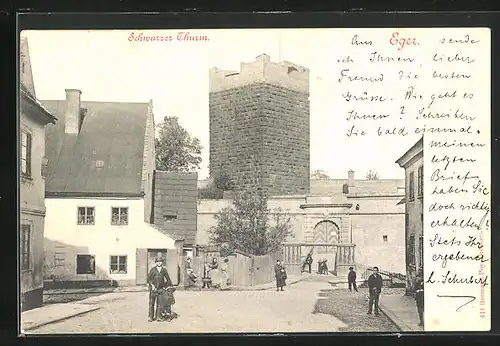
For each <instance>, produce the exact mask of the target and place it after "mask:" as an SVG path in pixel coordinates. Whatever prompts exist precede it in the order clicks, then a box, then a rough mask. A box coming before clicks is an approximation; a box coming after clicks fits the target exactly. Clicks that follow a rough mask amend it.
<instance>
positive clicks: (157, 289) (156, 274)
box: [148, 257, 172, 322]
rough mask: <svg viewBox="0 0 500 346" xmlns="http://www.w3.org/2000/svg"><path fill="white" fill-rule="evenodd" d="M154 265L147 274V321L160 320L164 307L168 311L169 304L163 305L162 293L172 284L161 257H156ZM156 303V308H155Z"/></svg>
mask: <svg viewBox="0 0 500 346" xmlns="http://www.w3.org/2000/svg"><path fill="white" fill-rule="evenodd" d="M155 264H156V265H155V266H154V267H153V268H151V270H150V271H149V274H148V286H149V322H152V321H155V320H156V321H161V314H162V310H163V309H166V312H167V313H170V305H167V306H163V305H164V304H162V303H163V301H164V300H163V299H162V295H163V293H164V290H165V289H166V288H167V287H171V286H172V281H171V280H170V276H169V275H168V272H167V269H166V268H165V267H163V258H161V257H156V259H155ZM155 305H156V310H155Z"/></svg>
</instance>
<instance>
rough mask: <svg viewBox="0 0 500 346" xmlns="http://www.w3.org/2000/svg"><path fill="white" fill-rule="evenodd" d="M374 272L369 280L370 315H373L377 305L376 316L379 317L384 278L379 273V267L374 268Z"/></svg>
mask: <svg viewBox="0 0 500 346" xmlns="http://www.w3.org/2000/svg"><path fill="white" fill-rule="evenodd" d="M373 270H374V273H373V274H372V275H370V277H369V278H368V291H369V292H370V301H369V303H368V304H369V306H368V315H371V313H372V308H373V306H374V305H375V316H378V315H379V310H378V301H379V298H380V292H382V277H381V276H380V274H379V273H378V267H373Z"/></svg>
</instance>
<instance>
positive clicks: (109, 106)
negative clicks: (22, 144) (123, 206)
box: [41, 100, 149, 196]
mask: <svg viewBox="0 0 500 346" xmlns="http://www.w3.org/2000/svg"><path fill="white" fill-rule="evenodd" d="M41 102H42V103H43V104H44V105H45V107H46V108H48V109H49V110H50V111H51V112H52V114H54V115H55V116H56V117H57V118H58V119H59V121H58V122H57V123H56V124H55V125H49V126H47V128H46V137H45V142H46V147H45V151H46V156H47V158H48V160H49V161H48V167H47V177H46V180H45V184H46V189H45V190H46V195H47V196H54V195H59V196H78V195H83V196H89V195H97V196H110V195H117V196H120V195H137V196H139V195H141V180H142V166H143V154H144V139H145V133H146V123H147V116H148V107H149V104H148V103H118V102H86V101H82V103H81V107H82V108H86V109H87V113H86V115H85V118H84V120H83V124H82V127H81V130H80V133H79V134H78V135H68V134H65V129H64V127H65V126H64V124H65V112H66V104H67V103H66V101H65V100H63V101H41ZM97 161H102V163H103V165H102V167H98V166H99V164H96V162H97Z"/></svg>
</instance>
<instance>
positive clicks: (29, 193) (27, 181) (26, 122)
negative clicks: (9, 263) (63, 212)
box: [19, 102, 45, 308]
mask: <svg viewBox="0 0 500 346" xmlns="http://www.w3.org/2000/svg"><path fill="white" fill-rule="evenodd" d="M32 111H33V110H31V109H29V108H28V107H27V106H26V105H25V103H24V102H21V116H20V126H21V130H24V131H27V132H28V133H30V134H31V136H32V152H31V177H29V178H25V177H21V181H20V191H19V193H20V196H19V197H20V212H21V215H20V224H21V225H23V224H29V225H31V240H30V269H29V270H24V271H21V274H20V275H21V295H22V296H23V297H24V298H23V301H22V306H23V308H24V307H31V306H37V305H40V304H41V299H42V289H43V261H44V249H43V234H44V217H45V202H44V196H45V179H44V178H43V177H42V171H41V169H42V158H43V157H44V155H45V130H44V129H45V127H44V125H42V124H41V123H39V122H37V121H35V120H33V118H32V116H31V114H30V113H29V112H32ZM19 145H20V144H19Z"/></svg>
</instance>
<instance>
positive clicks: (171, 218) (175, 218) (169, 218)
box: [163, 215, 177, 222]
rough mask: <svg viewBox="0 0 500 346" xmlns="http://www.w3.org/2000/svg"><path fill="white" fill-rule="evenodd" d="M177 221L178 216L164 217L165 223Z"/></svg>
mask: <svg viewBox="0 0 500 346" xmlns="http://www.w3.org/2000/svg"><path fill="white" fill-rule="evenodd" d="M175 220H177V215H163V221H166V222H172V221H175Z"/></svg>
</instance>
